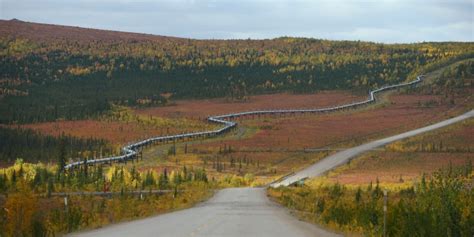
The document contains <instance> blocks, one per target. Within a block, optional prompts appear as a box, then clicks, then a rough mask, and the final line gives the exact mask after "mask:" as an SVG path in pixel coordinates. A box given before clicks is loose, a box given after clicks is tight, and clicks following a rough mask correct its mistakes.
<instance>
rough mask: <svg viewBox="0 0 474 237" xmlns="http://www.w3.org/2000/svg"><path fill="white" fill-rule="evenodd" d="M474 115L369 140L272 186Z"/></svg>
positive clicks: (313, 175)
mask: <svg viewBox="0 0 474 237" xmlns="http://www.w3.org/2000/svg"><path fill="white" fill-rule="evenodd" d="M473 116H474V110H471V111H469V112H467V113H465V114H462V115H459V116H457V117H454V118H451V119H447V120H444V121H441V122H438V123H435V124H433V125H429V126H426V127H422V128H418V129H415V130H411V131H408V132H404V133H401V134H398V135H395V136H391V137H387V138H383V139H380V140H376V141H373V142H369V143H366V144H363V145H360V146H356V147H353V148H350V149H347V150H344V151H341V152H337V153H335V154H333V155H330V156H328V157H326V158H324V159H322V160H321V161H319V162H317V163H316V164H314V165H311V166H309V167H307V168H305V169H303V170H301V171H299V172H297V173H295V174H293V175H291V176H288V177H286V178H285V179H283V180H281V181H278V182H276V183H273V184H271V186H272V187H278V186H288V185H291V184H293V183H295V182H297V181H300V180H304V179H307V178H313V177H317V176H321V175H322V174H324V173H326V172H327V171H329V170H331V169H334V168H336V167H337V166H340V165H343V164H345V163H347V162H348V161H349V160H351V159H352V158H354V157H356V156H357V155H360V154H361V153H363V152H367V151H369V150H372V149H375V148H377V147H381V146H384V145H386V144H388V143H391V142H394V141H397V140H401V139H404V138H408V137H412V136H415V135H418V134H420V133H424V132H428V131H431V130H435V129H438V128H442V127H445V126H448V125H451V124H454V123H457V122H460V121H463V120H465V119H468V118H471V117H473Z"/></svg>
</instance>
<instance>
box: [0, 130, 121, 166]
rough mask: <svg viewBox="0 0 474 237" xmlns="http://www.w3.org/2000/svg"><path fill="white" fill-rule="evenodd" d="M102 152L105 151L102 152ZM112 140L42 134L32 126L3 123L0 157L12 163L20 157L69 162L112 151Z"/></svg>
mask: <svg viewBox="0 0 474 237" xmlns="http://www.w3.org/2000/svg"><path fill="white" fill-rule="evenodd" d="M100 153H102V154H100ZM112 153H113V148H112V147H111V145H110V144H109V143H107V142H106V141H104V140H99V139H92V138H89V139H84V138H77V137H72V136H66V135H62V136H59V137H54V136H50V135H43V134H40V133H39V132H37V131H34V130H31V129H21V128H8V127H2V126H0V161H1V162H6V163H12V162H14V161H15V160H16V159H17V158H21V159H23V160H25V161H27V162H32V163H36V162H39V161H41V162H46V163H48V162H56V161H58V160H60V159H62V160H63V162H66V161H67V159H68V158H82V157H89V156H94V155H95V156H96V157H99V156H100V155H105V154H112Z"/></svg>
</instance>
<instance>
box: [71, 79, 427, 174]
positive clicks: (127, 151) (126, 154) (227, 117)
mask: <svg viewBox="0 0 474 237" xmlns="http://www.w3.org/2000/svg"><path fill="white" fill-rule="evenodd" d="M422 78H423V75H420V76H417V77H416V80H414V81H411V82H406V83H401V84H396V85H390V86H384V87H381V88H379V89H376V90H372V91H370V92H369V98H368V99H367V100H364V101H360V102H354V103H350V104H344V105H338V106H333V107H327V108H320V109H277V110H256V111H246V112H239V113H231V114H224V115H218V116H211V117H208V118H207V121H208V122H210V123H218V124H221V125H224V126H223V127H221V128H219V129H216V130H209V131H202V132H194V133H183V134H176V135H169V136H160V137H152V138H148V139H145V140H142V141H139V142H136V143H132V144H130V145H127V146H125V147H123V148H122V155H119V156H111V157H106V158H99V159H90V160H85V161H76V162H72V163H69V164H67V165H66V166H64V168H65V169H71V168H74V167H78V166H80V165H92V164H101V163H112V162H125V161H127V160H131V159H134V158H136V157H137V156H138V149H139V148H141V147H143V146H147V145H151V144H157V143H165V142H170V141H177V140H180V139H184V138H199V137H206V138H207V137H215V136H219V135H221V134H223V133H225V132H228V131H229V130H231V129H233V128H235V127H237V123H236V122H233V121H231V120H232V119H235V118H238V117H243V116H249V115H269V114H274V115H281V114H304V113H329V112H335V111H339V110H343V109H349V108H356V107H360V106H363V105H367V104H370V103H373V102H375V101H376V97H375V95H376V94H377V93H380V92H382V91H387V90H391V89H396V88H401V87H407V86H412V85H415V84H418V83H419V82H421V80H422Z"/></svg>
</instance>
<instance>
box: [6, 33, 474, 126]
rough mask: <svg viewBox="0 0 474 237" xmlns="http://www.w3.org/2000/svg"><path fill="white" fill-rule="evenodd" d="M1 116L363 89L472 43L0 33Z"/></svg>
mask: <svg viewBox="0 0 474 237" xmlns="http://www.w3.org/2000/svg"><path fill="white" fill-rule="evenodd" d="M0 50H1V52H0V67H1V71H0V80H1V83H0V88H2V89H3V90H0V91H3V93H4V94H3V95H2V96H3V99H2V103H0V122H1V123H14V122H17V123H28V122H41V121H50V120H54V119H57V118H66V119H81V118H85V117H90V116H96V115H97V114H100V113H102V112H104V111H107V110H109V109H110V103H115V104H121V105H129V106H152V105H163V104H166V103H167V97H165V96H163V95H164V94H168V93H171V95H172V96H171V98H172V99H177V98H210V97H232V98H244V97H245V96H246V95H248V94H259V93H269V92H278V91H292V92H297V93H305V92H314V91H318V90H326V89H352V88H357V89H362V90H366V89H368V88H373V87H377V86H380V85H383V84H393V83H397V82H400V81H402V80H405V79H406V78H407V77H408V76H409V75H410V73H412V72H414V71H416V70H419V69H420V68H423V66H426V65H434V64H435V63H436V62H441V61H449V59H451V58H459V57H472V55H473V52H474V45H473V44H472V43H420V44H400V45H385V44H376V43H368V42H359V41H328V40H316V39H306V38H287V37H284V38H278V39H272V40H186V39H177V38H167V39H166V40H163V39H161V38H160V40H135V41H133V40H123V41H120V40H117V41H111V40H107V41H101V40H90V41H87V40H81V41H75V40H74V39H60V38H52V39H50V40H43V41H31V40H29V39H24V38H15V37H13V36H6V37H4V38H1V39H0Z"/></svg>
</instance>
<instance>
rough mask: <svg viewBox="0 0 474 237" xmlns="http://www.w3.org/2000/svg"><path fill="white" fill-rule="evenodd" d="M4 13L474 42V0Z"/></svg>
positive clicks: (94, 2)
mask: <svg viewBox="0 0 474 237" xmlns="http://www.w3.org/2000/svg"><path fill="white" fill-rule="evenodd" d="M0 11H1V12H0V18H1V19H11V18H17V19H20V20H24V21H31V22H42V23H52V24H61V25H73V26H81V27H88V28H99V29H110V30H120V31H130V32H140V33H151V34H158V35H168V36H179V37H187V38H199V39H234V38H244V39H246V38H252V39H261V38H274V37H280V36H299V37H313V38H322V39H338V40H364V41H376V42H386V43H394V42H400V43H402V42H419V41H474V23H473V15H474V0H443V1H437V0H432V1H430V0H398V1H397V0H373V1H369V0H365V1H363V0H346V1H342V0H314V1H299V0H273V1H266V0H229V1H217V0H155V1H152V0H137V1H133V0H0Z"/></svg>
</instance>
